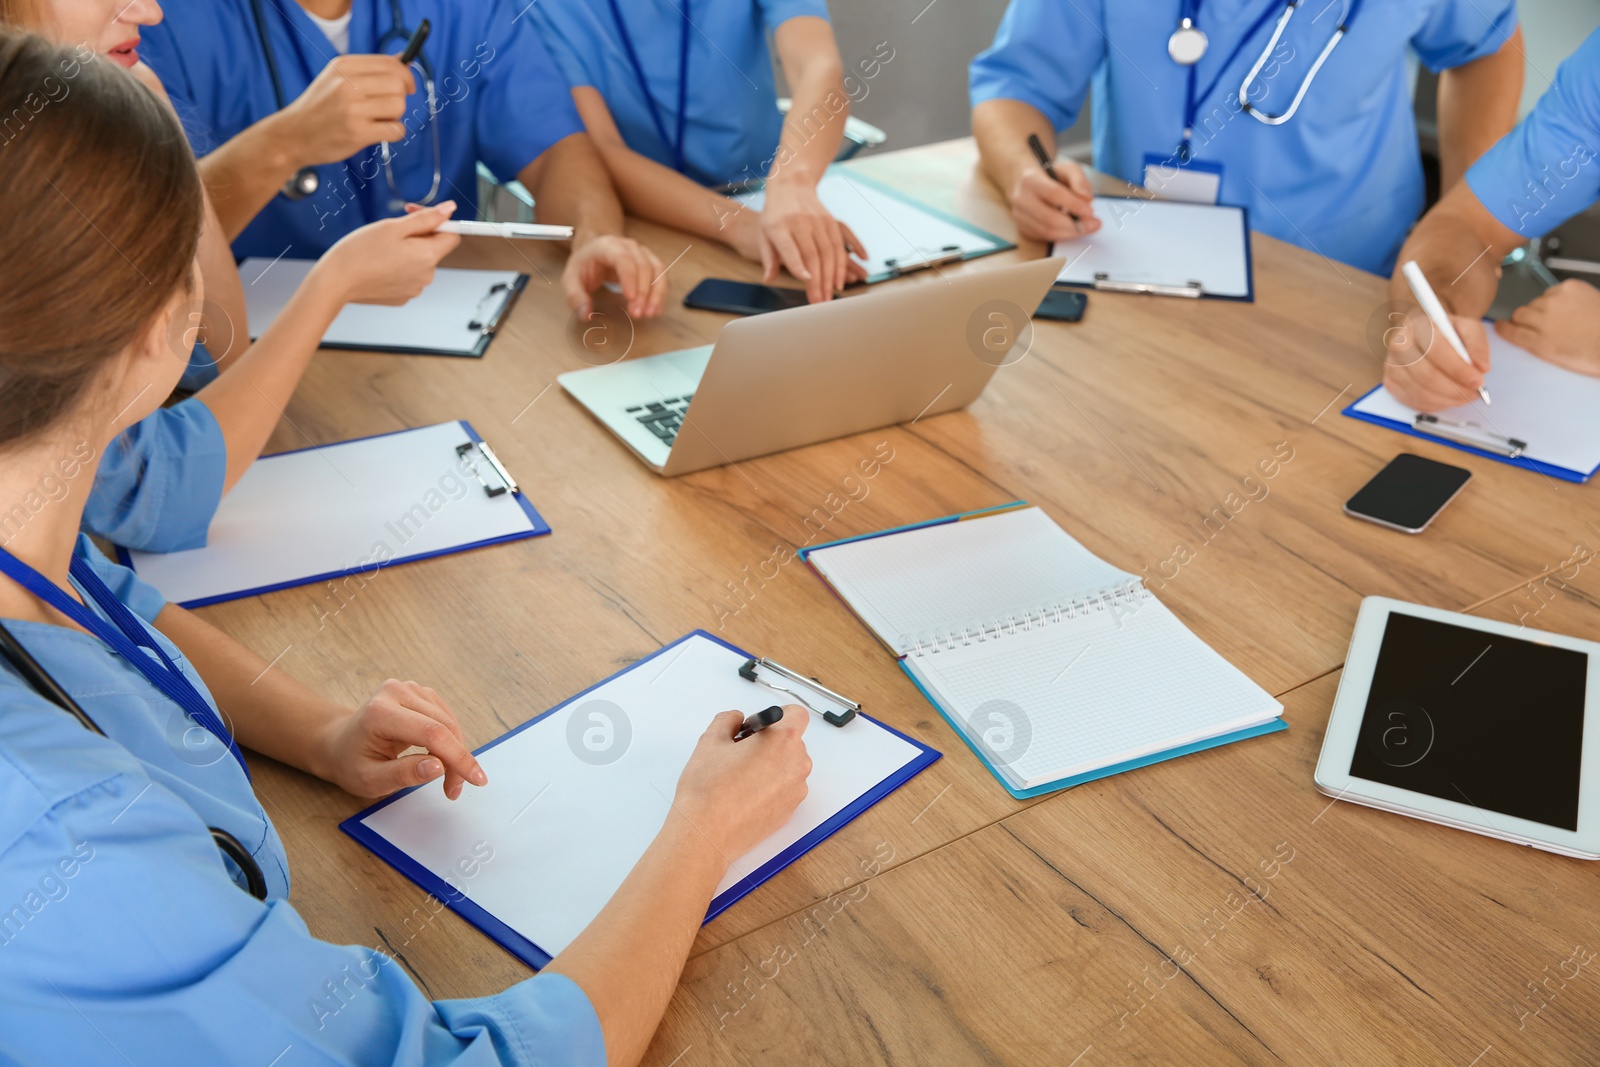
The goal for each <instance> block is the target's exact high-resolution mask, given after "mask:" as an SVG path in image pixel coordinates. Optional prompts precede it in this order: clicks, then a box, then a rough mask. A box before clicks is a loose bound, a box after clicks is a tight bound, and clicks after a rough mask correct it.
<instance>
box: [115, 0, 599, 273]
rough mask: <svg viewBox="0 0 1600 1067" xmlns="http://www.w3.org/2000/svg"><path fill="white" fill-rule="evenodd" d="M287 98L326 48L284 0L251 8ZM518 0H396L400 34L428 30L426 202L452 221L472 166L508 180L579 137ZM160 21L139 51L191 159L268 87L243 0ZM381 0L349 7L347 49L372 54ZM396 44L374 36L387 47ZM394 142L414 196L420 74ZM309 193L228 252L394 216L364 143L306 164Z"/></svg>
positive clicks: (374, 152)
mask: <svg viewBox="0 0 1600 1067" xmlns="http://www.w3.org/2000/svg"><path fill="white" fill-rule="evenodd" d="M261 6H262V10H263V11H264V12H265V15H266V19H267V25H268V30H269V33H270V34H271V38H272V43H273V46H274V48H275V51H276V55H277V60H278V68H279V71H280V74H281V76H282V78H283V93H284V101H285V103H292V102H293V101H294V100H295V99H296V98H297V97H299V96H300V94H301V93H303V92H304V91H305V89H306V87H307V86H309V85H310V84H311V82H312V80H313V79H314V78H315V77H316V76H317V74H318V73H319V72H321V70H322V68H323V67H325V66H327V64H328V62H329V61H330V60H332V59H333V58H334V57H335V56H336V55H337V53H336V52H335V51H334V48H333V45H332V44H331V43H330V42H329V41H328V38H327V37H326V36H325V35H324V34H323V33H322V31H321V30H319V29H318V28H317V27H316V25H315V24H314V23H313V22H312V21H311V20H310V18H309V17H307V15H306V13H305V11H304V10H303V9H302V8H301V7H300V5H299V4H298V3H295V2H294V0H271V2H266V0H264V2H263V3H262V5H261ZM526 6H527V2H526V0H515V2H513V0H471V2H460V0H403V2H402V4H401V8H402V14H403V16H404V19H403V22H404V28H405V29H406V30H407V31H410V30H412V29H414V28H415V27H416V26H417V24H418V23H419V22H421V21H422V20H423V19H424V18H426V19H428V20H430V21H431V22H432V23H433V31H432V33H431V34H430V35H429V37H428V42H427V44H426V45H425V46H424V47H423V55H424V56H425V57H426V58H427V59H428V61H429V62H430V63H431V64H432V67H433V73H434V79H435V83H436V98H437V106H438V112H439V113H438V127H439V137H440V145H441V150H440V156H441V157H442V163H441V169H442V172H443V181H442V184H441V185H440V189H439V199H440V200H451V199H453V200H455V201H456V202H457V203H458V204H459V205H460V209H459V211H458V212H457V214H458V215H459V216H460V217H462V218H472V217H474V216H475V214H476V212H477V205H478V195H477V194H478V182H477V173H476V165H477V162H478V161H479V160H482V161H483V162H484V163H486V164H488V166H489V169H490V170H492V171H493V172H494V173H495V175H496V176H497V177H499V178H501V179H502V180H507V181H509V180H511V179H514V178H516V177H517V176H518V174H520V173H521V171H522V170H523V168H524V167H526V166H527V165H528V164H529V163H532V162H533V161H534V160H535V159H537V158H538V157H539V156H540V155H541V154H542V153H543V152H544V151H545V149H547V148H549V147H550V146H552V145H554V144H555V143H556V142H557V141H560V140H561V139H562V138H564V137H567V136H568V135H570V134H573V133H578V132H580V131H581V130H582V129H583V126H582V123H580V122H579V120H578V114H577V111H576V110H575V109H574V108H573V105H572V98H571V95H570V92H569V90H568V88H567V84H566V81H565V80H564V79H563V78H562V77H561V73H560V71H559V70H558V69H557V68H556V65H555V64H554V63H553V62H552V61H551V59H550V55H549V53H548V52H546V51H545V48H544V44H543V42H541V41H540V39H539V35H538V34H537V33H536V32H535V31H534V29H533V25H532V22H531V20H529V19H527V18H522V17H518V16H519V10H520V9H521V8H524V7H526ZM163 7H164V8H165V9H166V18H165V19H164V20H163V21H162V22H161V23H160V24H159V25H156V26H149V27H146V28H145V30H144V32H143V42H142V43H141V45H140V46H139V55H140V58H142V59H143V60H144V61H145V62H146V63H148V64H149V65H150V66H151V68H152V69H154V70H155V72H156V74H157V75H158V76H159V77H160V78H161V82H162V84H163V85H164V86H165V87H166V89H167V92H168V94H169V95H170V96H171V97H172V102H173V106H174V108H176V109H177V111H178V116H179V118H180V119H182V120H183V123H184V126H185V128H186V130H187V131H188V133H189V138H190V141H191V142H192V143H193V145H194V149H195V154H196V155H205V154H206V153H208V152H210V151H211V150H212V149H214V148H216V147H217V146H218V145H220V144H222V143H223V142H224V141H227V140H228V139H230V138H232V137H234V136H236V135H237V134H239V133H240V132H241V131H243V130H244V129H245V128H247V127H249V126H251V125H252V124H254V123H256V122H259V121H260V120H261V119H264V118H266V117H267V116H268V115H271V114H272V113H274V112H275V111H276V110H277V104H276V102H275V100H274V98H273V93H272V79H271V76H270V74H269V73H268V68H267V61H266V57H265V54H264V53H263V51H262V48H261V39H260V37H259V36H258V35H257V32H256V25H255V18H254V15H253V14H252V12H251V3H250V0H165V2H164V3H163ZM390 11H391V8H390V4H389V2H388V0H354V3H353V4H352V8H351V18H350V50H351V52H352V53H371V52H377V51H379V47H378V44H379V38H380V37H382V36H383V35H384V34H385V33H387V32H388V30H389V29H390V26H391V21H392V20H391V16H390ZM404 43H405V42H404V40H403V39H400V40H397V41H393V40H392V41H390V42H386V43H385V45H384V48H383V51H386V52H390V53H398V52H399V51H400V50H401V48H402V47H403V46H404ZM406 108H407V110H406V119H405V122H406V127H407V129H408V130H409V131H410V133H409V135H408V139H407V141H405V142H403V143H401V144H400V145H398V146H396V148H395V160H394V174H395V181H396V183H397V184H398V186H399V188H400V192H401V195H402V196H404V197H408V198H410V199H413V200H415V199H417V198H420V197H422V196H425V195H426V194H427V192H428V187H429V186H430V185H431V184H432V182H433V167H434V154H433V136H432V133H431V132H430V131H429V129H428V122H429V120H428V104H427V96H426V94H425V91H424V87H423V79H422V78H421V77H418V78H417V92H416V93H415V94H413V95H412V96H411V98H410V99H409V100H408V101H407V105H406ZM318 171H319V173H320V174H321V176H322V188H321V190H320V191H319V192H317V193H316V194H315V195H314V196H310V197H307V198H306V199H305V200H299V201H293V200H289V199H287V198H285V197H284V196H282V195H281V194H280V195H278V196H275V197H273V199H272V201H271V202H270V203H268V204H267V206H266V207H265V208H264V209H263V210H262V212H261V213H260V214H259V215H257V216H256V218H255V220H254V221H253V222H251V224H250V225H249V226H248V227H246V228H245V230H244V232H243V233H242V234H240V235H239V238H238V240H236V241H234V243H233V250H234V254H235V255H238V256H240V257H244V256H268V257H276V256H280V255H288V256H290V257H294V258H302V259H311V258H315V257H317V256H319V255H321V254H322V253H323V252H326V251H327V250H328V248H329V247H331V246H332V245H333V243H334V242H335V241H337V240H338V239H339V238H341V237H343V236H344V235H345V234H347V233H349V232H350V231H352V230H354V229H357V228H358V227H360V226H363V225H365V224H367V223H369V222H375V221H377V220H378V219H384V218H389V217H391V216H393V215H397V214H400V212H399V211H397V210H394V209H393V208H392V207H391V205H390V199H391V194H390V191H389V185H388V181H387V179H386V177H385V175H384V170H383V167H382V166H381V164H380V159H379V154H378V149H377V147H376V146H374V147H372V148H369V149H366V150H364V151H362V152H360V153H358V154H357V155H355V156H352V157H351V158H350V159H348V160H345V161H344V162H343V163H336V164H331V165H326V166H322V167H319V168H318Z"/></svg>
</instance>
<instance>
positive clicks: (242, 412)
mask: <svg viewBox="0 0 1600 1067" xmlns="http://www.w3.org/2000/svg"><path fill="white" fill-rule="evenodd" d="M326 281H327V280H326V279H325V278H323V277H322V276H321V271H320V268H313V269H312V272H311V274H310V275H309V276H307V278H306V280H305V282H304V283H303V284H301V286H300V288H299V289H297V290H296V291H295V294H294V296H292V297H291V298H290V299H289V303H288V304H287V305H286V306H285V307H284V309H283V312H282V313H281V314H279V315H278V317H277V318H276V319H274V320H273V323H272V325H271V326H269V327H268V328H267V330H266V332H265V333H263V334H262V335H261V338H260V340H258V341H256V343H255V344H253V345H251V346H250V347H249V348H248V349H246V351H245V353H244V355H242V356H240V357H239V358H238V359H237V360H235V361H234V363H233V366H231V367H229V368H228V369H227V372H226V373H224V374H221V375H218V376H217V378H216V380H214V381H212V382H211V383H210V384H209V385H207V386H206V387H205V388H204V389H201V390H200V391H199V392H198V393H196V394H195V396H196V397H197V398H198V399H199V400H200V402H201V403H203V404H205V406H206V407H207V408H209V409H210V411H211V414H212V415H214V416H215V417H216V420H217V425H218V426H219V427H220V428H221V430H222V438H223V441H224V442H225V443H226V444H227V449H228V466H227V474H226V475H225V476H224V480H223V492H227V491H228V490H229V489H232V488H233V486H234V484H235V483H236V482H238V480H239V479H240V477H242V476H243V475H244V472H245V471H247V470H249V469H250V465H251V464H252V463H254V462H255V461H256V459H257V457H259V456H260V455H261V450H262V449H263V448H265V447H266V444H267V438H268V437H270V436H271V435H272V431H273V429H274V428H276V427H277V425H278V420H279V419H280V418H281V417H282V415H283V409H284V408H285V407H287V406H288V404H289V398H290V397H291V396H293V395H294V390H295V387H296V386H297V385H299V383H300V377H301V375H303V374H304V373H305V369H306V365H307V364H308V363H310V361H311V357H312V355H314V354H315V353H316V351H317V349H318V347H320V346H321V344H322V335H323V334H325V333H327V332H328V327H329V326H330V325H331V324H332V323H333V320H334V318H335V317H337V316H338V314H339V312H340V310H341V309H342V308H343V307H344V300H343V297H342V296H341V294H340V291H339V289H338V288H337V286H334V285H330V284H327V283H326Z"/></svg>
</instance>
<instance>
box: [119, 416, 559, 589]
mask: <svg viewBox="0 0 1600 1067" xmlns="http://www.w3.org/2000/svg"><path fill="white" fill-rule="evenodd" d="M458 421H459V423H460V425H461V429H462V431H463V432H465V433H466V435H467V438H468V440H470V441H472V442H473V443H474V444H482V443H483V437H482V435H480V434H479V433H478V431H477V430H475V429H474V428H473V426H472V423H470V422H468V421H467V420H466V419H460V420H458ZM414 429H416V427H411V428H409V429H405V430H390V431H388V432H387V433H374V434H368V435H367V436H366V437H352V438H350V440H348V441H335V442H333V443H334V444H340V445H344V444H350V443H352V442H355V441H373V440H376V439H378V438H380V437H392V436H394V435H395V434H402V433H411V432H412V431H413V430H414ZM326 447H329V446H327V445H308V446H306V447H305V448H291V449H289V450H288V451H286V452H274V453H273V454H272V455H273V456H292V455H295V454H297V453H300V452H310V451H312V450H313V449H316V448H326ZM270 458H272V457H271V456H263V457H262V459H270ZM514 499H515V500H516V502H517V504H518V506H520V507H521V508H522V510H523V513H524V514H526V515H527V516H528V519H529V520H530V522H531V523H532V526H531V527H530V528H529V529H527V530H519V531H517V532H516V533H513V534H507V535H505V536H503V537H486V538H484V539H483V540H481V541H473V542H470V543H468V544H464V545H454V546H452V547H450V548H441V549H438V550H436V551H433V552H419V553H416V554H415V555H411V556H396V557H395V558H394V559H391V560H388V561H386V562H384V563H383V564H382V565H381V566H382V567H383V568H384V569H385V570H387V569H388V568H390V567H393V566H395V565H396V564H400V563H415V562H417V561H418V560H424V559H433V558H434V557H435V556H452V555H455V554H456V553H457V552H469V551H471V550H472V549H475V548H487V547H488V546H489V545H498V544H504V543H506V542H508V541H523V540H526V539H528V538H530V537H543V536H544V535H545V534H547V533H549V532H550V524H549V523H548V522H545V521H544V516H542V515H540V514H539V513H538V512H537V511H535V510H534V507H533V505H532V504H531V503H529V502H528V497H527V495H526V494H524V493H523V492H522V490H521V489H520V488H519V489H518V490H517V492H516V493H515V494H514ZM115 547H116V550H117V562H118V563H120V564H122V565H123V566H124V567H127V568H128V569H129V570H131V571H133V572H134V573H135V574H138V573H139V572H138V570H137V569H136V568H135V567H134V565H133V556H132V554H131V553H129V551H128V550H127V549H126V548H124V547H122V546H121V545H117V546H115ZM371 573H372V568H363V567H345V568H342V569H340V570H335V571H328V572H327V573H325V574H311V575H307V576H306V577H304V578H294V579H291V580H289V581H285V582H276V583H274V584H272V585H263V586H258V587H256V588H254V589H241V590H239V591H238V592H234V593H219V594H218V595H216V596H208V597H197V598H195V599H194V600H185V601H183V602H182V603H180V604H179V605H178V606H179V607H181V608H203V607H207V606H209V605H211V604H222V603H225V602H227V601H229V600H243V599H244V598H245V597H252V596H261V595H262V594H264V593H276V592H277V591H278V590H280V589H293V588H295V587H296V586H301V585H315V584H316V583H318V582H331V581H334V580H335V579H338V578H348V577H351V576H352V575H362V576H366V575H370V574H371Z"/></svg>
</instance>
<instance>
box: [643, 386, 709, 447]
mask: <svg viewBox="0 0 1600 1067" xmlns="http://www.w3.org/2000/svg"><path fill="white" fill-rule="evenodd" d="M693 399H694V394H693V393H685V394H684V395H683V396H674V397H668V398H666V399H665V400H652V401H649V402H648V403H645V404H635V405H634V406H633V407H631V408H628V409H627V411H628V414H630V415H632V416H634V417H635V418H636V419H638V420H639V421H640V422H641V423H643V424H644V428H645V429H647V430H649V431H650V432H651V433H653V434H655V435H656V436H657V437H659V438H660V439H661V440H662V441H663V442H664V443H666V444H667V445H669V446H670V445H671V444H672V442H674V441H676V440H677V439H678V430H679V429H680V428H681V427H682V426H683V413H684V412H686V411H688V410H689V401H691V400H693Z"/></svg>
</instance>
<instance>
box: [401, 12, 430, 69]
mask: <svg viewBox="0 0 1600 1067" xmlns="http://www.w3.org/2000/svg"><path fill="white" fill-rule="evenodd" d="M431 32H433V23H431V22H429V21H428V20H427V19H423V20H422V21H421V22H419V23H417V31H416V32H415V33H413V34H412V35H411V40H409V41H407V42H406V46H405V49H404V50H403V51H401V53H400V65H401V66H402V67H409V66H411V64H413V63H415V62H416V61H417V57H418V56H420V55H421V54H422V46H423V44H424V43H425V42H426V41H427V40H428V34H429V33H431Z"/></svg>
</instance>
